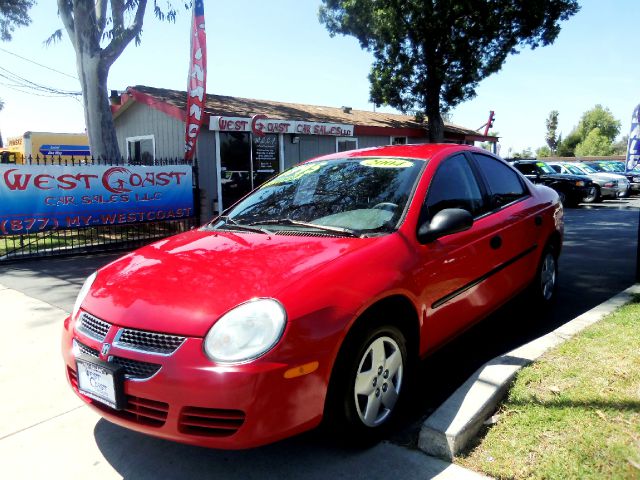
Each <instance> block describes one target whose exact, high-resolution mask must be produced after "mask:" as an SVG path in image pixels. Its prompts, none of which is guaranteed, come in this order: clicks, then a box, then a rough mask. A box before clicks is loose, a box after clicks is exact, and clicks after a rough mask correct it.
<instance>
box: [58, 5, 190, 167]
mask: <svg viewBox="0 0 640 480" xmlns="http://www.w3.org/2000/svg"><path fill="white" fill-rule="evenodd" d="M57 1H58V14H59V15H60V18H61V19H62V23H63V25H64V28H65V29H66V31H67V34H68V36H69V40H70V41H71V44H72V45H73V48H74V50H75V53H76V64H77V68H78V78H79V79H80V86H81V87H82V99H83V106H84V114H85V122H86V126H87V133H88V135H89V144H90V146H91V154H92V155H93V156H96V157H104V158H119V157H120V150H119V148H118V142H117V140H116V133H115V127H114V125H113V118H112V115H111V109H110V107H109V100H108V94H107V77H108V75H109V69H110V68H111V65H113V63H114V62H115V61H116V59H117V58H118V57H119V56H120V55H121V54H122V52H123V51H124V49H125V48H126V47H127V46H128V45H129V44H130V43H131V41H132V40H135V42H136V44H139V43H140V41H141V39H140V35H141V33H142V24H143V20H144V13H145V10H146V8H147V0H57ZM153 4H154V7H153V8H154V13H155V16H156V18H158V19H160V20H168V21H171V22H173V21H175V18H176V14H177V11H176V8H175V7H174V6H173V4H172V3H171V1H169V0H167V1H166V2H163V4H164V8H163V7H160V6H159V5H158V0H154V2H153ZM184 5H185V8H189V7H190V4H189V3H187V2H185V4H184ZM61 37H62V30H57V31H55V32H54V33H53V34H52V35H51V37H49V39H48V40H47V43H50V42H52V41H57V40H59V39H61Z"/></svg>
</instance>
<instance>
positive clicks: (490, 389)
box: [418, 284, 640, 461]
mask: <svg viewBox="0 0 640 480" xmlns="http://www.w3.org/2000/svg"><path fill="white" fill-rule="evenodd" d="M636 293H640V284H635V285H632V286H631V287H629V288H627V289H626V290H623V291H622V292H620V293H618V294H617V295H615V296H613V297H611V298H610V299H609V300H607V301H605V302H604V303H601V304H600V305H598V306H596V307H594V308H592V309H591V310H589V311H587V312H585V313H583V314H582V315H580V316H578V317H576V318H574V319H573V320H571V321H569V322H567V323H565V324H564V325H562V326H560V327H559V328H557V329H555V330H553V331H552V332H549V333H547V334H546V335H544V336H542V337H540V338H537V339H536V340H532V341H531V342H529V343H527V344H525V345H523V346H521V347H518V348H516V349H515V350H512V351H510V352H508V353H506V354H504V355H500V356H499V357H496V358H494V359H493V360H490V361H488V362H487V363H485V364H484V365H483V366H482V367H480V368H479V369H478V370H476V372H475V373H474V374H473V375H472V376H471V377H469V379H468V380H467V381H466V382H465V383H464V384H462V385H461V386H460V387H459V388H458V389H457V390H456V391H455V392H454V393H453V394H452V395H451V396H450V397H449V398H448V399H447V400H446V401H445V402H444V403H443V404H442V405H440V407H438V409H437V410H436V411H435V412H434V413H433V414H432V415H431V416H429V418H427V419H426V420H425V422H424V423H423V424H422V428H421V429H420V435H419V438H418V448H420V450H422V451H423V452H425V453H426V454H428V455H433V456H436V457H440V458H444V459H447V460H449V461H451V460H453V457H455V456H456V455H457V454H458V453H460V452H461V451H462V450H463V449H464V448H465V447H466V445H467V444H468V443H469V441H470V440H471V439H472V438H474V437H475V436H476V434H477V433H478V431H479V430H480V428H481V427H482V425H483V422H484V421H485V419H486V418H488V417H489V416H490V415H491V414H492V413H493V412H494V411H495V408H496V406H497V405H498V403H499V402H500V401H501V400H502V398H503V397H504V396H505V394H506V393H507V391H508V390H509V387H510V385H511V382H512V381H513V379H514V377H515V376H516V374H517V373H518V371H519V370H520V369H521V368H522V367H524V366H526V365H528V364H530V363H532V362H533V361H534V360H537V359H538V358H539V357H540V356H542V355H543V354H544V353H545V352H547V351H548V350H550V349H552V348H554V347H556V346H558V345H560V344H561V343H564V342H565V341H567V340H568V339H570V338H571V337H573V336H574V335H576V334H577V333H578V332H580V331H582V330H583V329H585V328H586V327H588V326H590V325H592V324H594V323H596V322H597V321H599V320H600V319H602V318H603V317H604V316H605V315H608V314H609V313H611V312H613V311H614V310H616V309H618V308H619V307H621V306H622V305H624V304H626V303H628V302H629V301H630V300H631V297H632V295H633V294H636Z"/></svg>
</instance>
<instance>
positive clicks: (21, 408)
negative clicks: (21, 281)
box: [0, 285, 486, 480]
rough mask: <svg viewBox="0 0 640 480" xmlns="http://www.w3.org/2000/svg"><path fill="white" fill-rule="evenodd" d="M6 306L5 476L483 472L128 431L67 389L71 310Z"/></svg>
mask: <svg viewBox="0 0 640 480" xmlns="http://www.w3.org/2000/svg"><path fill="white" fill-rule="evenodd" d="M0 305H2V307H3V315H2V318H1V319H0V321H1V322H2V332H3V335H1V336H0V385H2V395H1V398H2V415H1V418H2V422H0V465H1V468H2V476H3V477H4V478H11V479H22V478H24V479H33V478H44V477H52V476H53V477H57V476H58V475H64V476H65V477H68V478H91V479H95V480H97V479H115V478H136V479H138V478H142V479H145V478H149V479H151V478H154V479H155V478H163V479H164V478H205V477H207V478H210V477H211V475H212V474H214V473H215V477H216V478H218V479H236V478H237V479H271V478H273V479H276V478H277V479H282V478H308V479H327V478H344V479H378V478H379V479H384V480H389V478H390V477H399V478H410V479H430V478H435V479H452V480H453V479H462V480H465V479H468V480H477V479H481V478H486V477H483V476H481V475H479V474H477V473H474V472H471V471H469V470H465V469H463V468H461V467H458V466H456V465H452V464H450V463H447V462H444V461H442V460H439V459H436V458H433V457H429V456H427V455H425V454H424V453H422V452H419V451H416V450H410V449H407V448H404V447H400V446H397V445H393V444H390V443H381V444H379V445H377V446H375V447H374V448H371V449H367V450H357V451H356V450H354V451H349V450H344V449H338V448H332V447H331V446H330V445H327V443H326V442H318V441H317V440H315V439H314V438H313V436H305V435H303V436H300V437H297V438H293V439H289V440H286V441H283V442H279V443H277V444H274V445H270V446H267V447H263V448H258V449H253V450H247V451H238V452H235V451H233V452H229V451H218V450H208V449H203V448H197V447H191V446H186V445H180V444H177V443H173V442H167V441H163V440H158V439H155V438H152V437H148V436H145V435H141V434H138V433H135V432H131V431H129V430H126V429H123V428H121V427H118V426H115V425H112V424H110V423H109V422H106V421H105V420H102V419H101V418H100V417H99V416H98V415H97V414H95V413H94V412H93V411H92V410H90V409H89V408H88V407H87V406H85V405H84V403H83V402H82V401H80V400H79V399H78V398H77V397H76V396H75V395H74V394H73V393H72V392H71V389H70V387H69V386H68V385H67V381H66V378H65V375H64V367H63V362H62V358H61V355H60V335H61V329H62V323H63V321H64V318H65V317H66V316H67V312H66V311H65V310H62V309H60V308H57V307H55V306H53V305H50V304H48V303H45V302H43V301H41V300H37V299H35V298H32V297H30V296H27V295H25V294H24V293H21V292H18V291H16V290H13V289H10V288H7V287H5V286H2V285H0Z"/></svg>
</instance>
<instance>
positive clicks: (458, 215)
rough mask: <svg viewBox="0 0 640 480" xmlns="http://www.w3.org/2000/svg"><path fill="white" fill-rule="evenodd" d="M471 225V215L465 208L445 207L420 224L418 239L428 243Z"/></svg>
mask: <svg viewBox="0 0 640 480" xmlns="http://www.w3.org/2000/svg"><path fill="white" fill-rule="evenodd" d="M472 225H473V217H472V216H471V214H470V213H469V212H468V211H467V210H463V209H461V208H445V209H444V210H440V211H439V212H438V213H436V214H435V215H434V217H433V218H432V219H431V221H430V222H425V223H423V224H422V225H420V227H419V228H418V241H419V242H420V243H422V244H425V243H430V242H433V241H434V240H436V239H438V238H440V237H444V236H445V235H451V234H452V233H458V232H463V231H464V230H469V229H470V228H471V226H472Z"/></svg>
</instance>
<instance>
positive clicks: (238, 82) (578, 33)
mask: <svg viewBox="0 0 640 480" xmlns="http://www.w3.org/2000/svg"><path fill="white" fill-rule="evenodd" d="M150 3H151V5H152V2H150ZM161 3H162V2H161ZM174 3H176V4H178V5H180V4H182V2H181V1H180V0H176V1H175V2H174ZM319 4H320V2H319V0H303V1H300V0H273V1H272V2H263V1H259V0H253V1H250V0H236V1H234V2H221V1H217V0H215V1H214V0H206V1H205V15H206V22H207V45H208V63H209V68H208V81H207V90H208V92H209V93H217V94H223V95H233V96H241V97H248V98H258V99H269V100H279V101H286V102H297V103H308V104H316V105H329V106H341V105H349V106H352V107H353V108H356V109H364V110H372V109H373V105H372V104H371V103H369V101H368V98H369V84H368V80H367V75H368V72H369V68H370V65H371V60H372V57H371V55H370V54H369V53H368V52H366V51H362V50H361V49H360V46H359V45H358V43H357V41H356V40H355V39H353V38H351V37H335V38H331V37H329V35H328V33H327V32H326V30H325V28H324V27H323V26H322V25H321V24H320V23H319V22H318V20H317V11H318V5H319ZM580 4H581V6H582V10H581V11H580V12H579V13H578V14H577V15H576V16H574V17H573V18H571V19H570V20H569V21H568V22H566V23H564V24H563V27H562V31H561V33H560V35H559V37H558V39H557V40H556V42H555V43H554V44H553V45H551V46H548V47H544V48H539V49H536V50H533V51H531V50H524V51H523V52H522V53H520V54H519V55H515V56H511V57H509V58H508V59H507V61H506V63H505V65H504V67H503V68H502V70H501V71H500V72H498V73H497V74H494V75H493V76H491V77H489V78H487V79H485V80H484V81H483V82H481V84H480V85H479V87H478V89H477V97H476V98H475V99H473V100H471V101H468V102H466V103H464V104H461V105H460V106H458V107H457V108H456V109H455V110H453V112H452V120H453V122H454V123H457V124H459V125H463V126H466V127H469V128H477V127H479V126H480V125H482V124H483V123H484V122H485V121H486V118H487V116H488V112H489V110H495V112H496V122H495V126H494V128H495V130H497V131H498V132H499V133H500V136H501V137H502V140H501V152H500V153H501V154H502V155H505V156H506V155H508V153H509V149H511V150H512V151H514V152H515V151H520V150H522V149H523V148H526V147H531V148H533V149H535V148H537V147H539V146H541V145H543V144H544V135H545V125H544V121H545V119H546V118H547V116H548V114H549V112H550V111H551V110H554V109H555V110H558V111H559V112H560V126H559V129H560V131H561V132H562V133H563V134H564V135H567V134H568V133H569V132H570V130H571V129H572V128H573V126H575V125H576V124H577V123H578V121H579V118H580V115H581V114H582V113H583V112H584V111H586V110H588V109H590V108H592V107H593V106H594V105H596V104H598V103H599V104H602V105H604V106H605V107H608V108H609V109H610V110H611V111H612V112H613V114H614V116H615V117H616V118H617V119H619V120H621V121H622V131H621V133H622V134H627V133H628V130H629V127H630V119H631V113H632V111H633V108H634V106H635V105H636V104H638V103H639V102H640V62H638V61H637V53H636V52H637V50H638V46H637V45H638V40H637V29H638V27H637V23H638V19H640V2H638V1H637V0H612V1H610V2H602V1H596V0H585V1H582V2H580ZM147 10H148V12H147V15H146V17H145V26H144V31H143V34H142V45H141V46H139V47H136V46H135V45H134V44H133V43H132V44H131V45H130V46H129V47H128V48H127V49H126V50H125V52H124V53H123V55H122V56H121V57H120V58H119V59H118V60H117V61H116V63H115V64H114V66H113V67H112V68H111V72H110V75H109V82H108V84H109V88H110V89H118V90H123V89H124V88H126V87H127V86H128V85H136V84H142V85H149V86H155V87H166V88H174V89H180V90H184V89H185V87H186V77H187V69H188V50H189V44H188V32H189V22H190V14H189V13H188V12H186V11H183V10H180V13H179V15H178V19H177V21H176V23H175V24H169V23H162V22H158V21H157V20H155V18H153V14H152V8H150V7H148V9H147ZM31 14H32V19H33V23H32V24H31V26H29V27H27V28H22V29H19V30H17V31H16V33H15V35H14V39H13V41H12V42H5V43H0V49H2V50H0V67H1V68H3V69H6V70H9V71H11V72H13V73H16V74H19V75H20V76H22V77H24V78H26V79H28V80H31V81H34V82H37V83H40V84H44V85H47V86H52V87H56V88H59V89H64V90H72V91H78V90H79V89H80V87H79V83H78V82H77V80H75V79H73V78H69V77H67V76H64V75H61V74H59V73H56V72H53V71H51V70H46V69H44V68H42V67H39V66H36V65H34V64H32V63H29V62H27V61H24V60H22V59H19V58H17V57H15V56H13V55H11V54H9V53H7V52H6V51H9V52H12V53H15V54H18V55H21V56H23V57H25V58H28V59H30V60H33V61H36V62H38V63H41V64H43V65H46V66H49V67H52V68H54V69H56V70H59V71H61V72H65V73H67V74H68V75H72V76H74V77H75V76H77V73H76V67H75V56H74V52H73V49H72V47H71V44H70V42H69V40H68V38H66V33H65V36H64V38H63V40H62V41H61V42H59V43H58V44H56V45H53V46H50V47H45V46H44V45H43V41H44V40H45V39H46V38H47V37H48V36H49V34H51V33H52V32H53V31H54V30H56V29H58V28H61V22H60V20H59V18H58V17H57V9H56V6H55V2H54V1H53V0H46V1H44V0H41V1H40V2H39V4H38V5H36V6H35V7H34V8H33V9H32V11H31ZM4 50H6V51H4ZM0 73H3V74H4V73H5V72H4V71H2V70H0ZM9 83H10V82H8V81H7V80H6V79H4V78H0V98H2V99H3V100H4V102H5V109H4V110H3V111H2V112H1V113H0V130H1V132H2V135H3V137H4V138H5V140H6V138H7V137H8V136H14V135H21V134H22V133H23V132H25V131H27V130H31V131H60V132H77V131H83V130H84V117H83V113H82V107H81V104H80V102H79V101H78V100H77V99H73V98H69V97H64V98H49V97H42V96H35V95H34V94H33V93H22V92H18V91H16V90H15V89H12V88H10V87H9V86H8V85H7V84H9Z"/></svg>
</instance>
